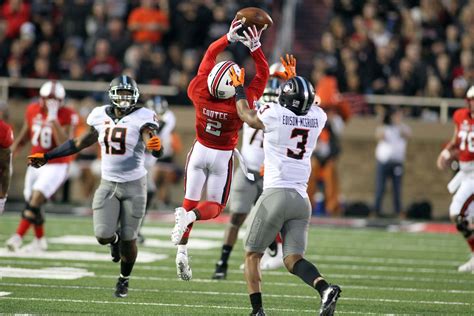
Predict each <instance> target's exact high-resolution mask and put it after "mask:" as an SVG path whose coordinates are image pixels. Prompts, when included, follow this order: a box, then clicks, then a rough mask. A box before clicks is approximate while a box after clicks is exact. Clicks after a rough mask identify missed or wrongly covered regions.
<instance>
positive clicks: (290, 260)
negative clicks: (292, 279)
mask: <svg viewBox="0 0 474 316" xmlns="http://www.w3.org/2000/svg"><path fill="white" fill-rule="evenodd" d="M301 259H303V256H302V255H299V254H292V255H288V256H286V257H285V258H284V259H283V263H284V264H285V267H286V269H287V270H288V271H289V272H290V273H293V268H294V266H295V263H297V262H298V261H300V260H301Z"/></svg>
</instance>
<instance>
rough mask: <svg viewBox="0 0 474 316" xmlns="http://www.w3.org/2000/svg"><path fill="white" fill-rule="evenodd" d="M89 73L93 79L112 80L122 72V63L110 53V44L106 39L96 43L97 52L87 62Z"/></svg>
mask: <svg viewBox="0 0 474 316" xmlns="http://www.w3.org/2000/svg"><path fill="white" fill-rule="evenodd" d="M86 68H87V73H88V75H89V78H90V79H91V80H96V81H110V80H112V79H113V78H114V77H115V76H116V75H117V74H118V73H119V72H120V69H121V67H120V63H119V62H118V61H117V59H115V57H114V56H112V55H110V44H109V41H108V40H106V39H103V38H102V39H99V40H97V42H96V43H95V54H94V56H93V57H92V58H91V59H90V60H89V62H88V63H87V67H86Z"/></svg>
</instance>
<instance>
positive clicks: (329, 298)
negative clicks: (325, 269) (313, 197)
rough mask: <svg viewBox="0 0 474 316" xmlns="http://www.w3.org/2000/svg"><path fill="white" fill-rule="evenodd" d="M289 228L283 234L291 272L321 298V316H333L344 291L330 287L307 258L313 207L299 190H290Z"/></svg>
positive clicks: (288, 207) (286, 221) (287, 193)
mask: <svg viewBox="0 0 474 316" xmlns="http://www.w3.org/2000/svg"><path fill="white" fill-rule="evenodd" d="M285 193H286V199H285V203H287V204H286V205H287V207H286V210H287V211H286V215H285V224H284V225H283V228H282V230H281V234H282V238H283V255H284V262H285V266H286V268H287V269H288V271H289V272H290V273H292V274H294V275H296V276H298V277H299V278H300V279H301V280H303V281H304V282H305V283H306V284H308V285H309V286H311V287H312V288H314V289H315V290H316V291H317V292H318V293H319V295H320V296H321V309H320V315H333V313H334V310H335V308H336V302H337V299H338V298H339V295H340V292H341V289H340V288H339V286H337V285H329V284H328V283H327V282H326V280H325V279H324V278H323V276H322V275H321V274H320V272H319V271H318V269H317V268H316V266H315V265H314V264H312V263H311V262H309V261H307V260H306V259H304V258H303V256H304V252H305V250H306V245H307V238H308V228H309V219H310V217H311V205H310V203H309V200H308V199H305V198H303V197H302V196H301V195H300V194H299V193H298V192H296V191H295V190H288V191H286V192H285Z"/></svg>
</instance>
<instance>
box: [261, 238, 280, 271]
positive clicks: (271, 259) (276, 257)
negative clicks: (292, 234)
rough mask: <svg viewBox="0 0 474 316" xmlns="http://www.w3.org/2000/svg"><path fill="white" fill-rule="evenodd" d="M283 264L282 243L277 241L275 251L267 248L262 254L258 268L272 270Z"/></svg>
mask: <svg viewBox="0 0 474 316" xmlns="http://www.w3.org/2000/svg"><path fill="white" fill-rule="evenodd" d="M284 265H285V264H284V263H283V245H282V243H277V248H276V251H272V250H270V249H269V248H267V249H266V250H265V253H264V254H263V257H262V260H261V261H260V269H262V270H274V269H278V268H281V267H283V266H284Z"/></svg>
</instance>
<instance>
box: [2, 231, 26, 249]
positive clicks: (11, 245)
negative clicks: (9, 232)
mask: <svg viewBox="0 0 474 316" xmlns="http://www.w3.org/2000/svg"><path fill="white" fill-rule="evenodd" d="M21 244H23V238H21V236H20V235H18V234H15V235H13V236H11V237H10V238H8V240H7V241H6V243H5V245H6V246H7V249H8V250H9V251H12V252H16V251H18V250H20V247H21Z"/></svg>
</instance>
